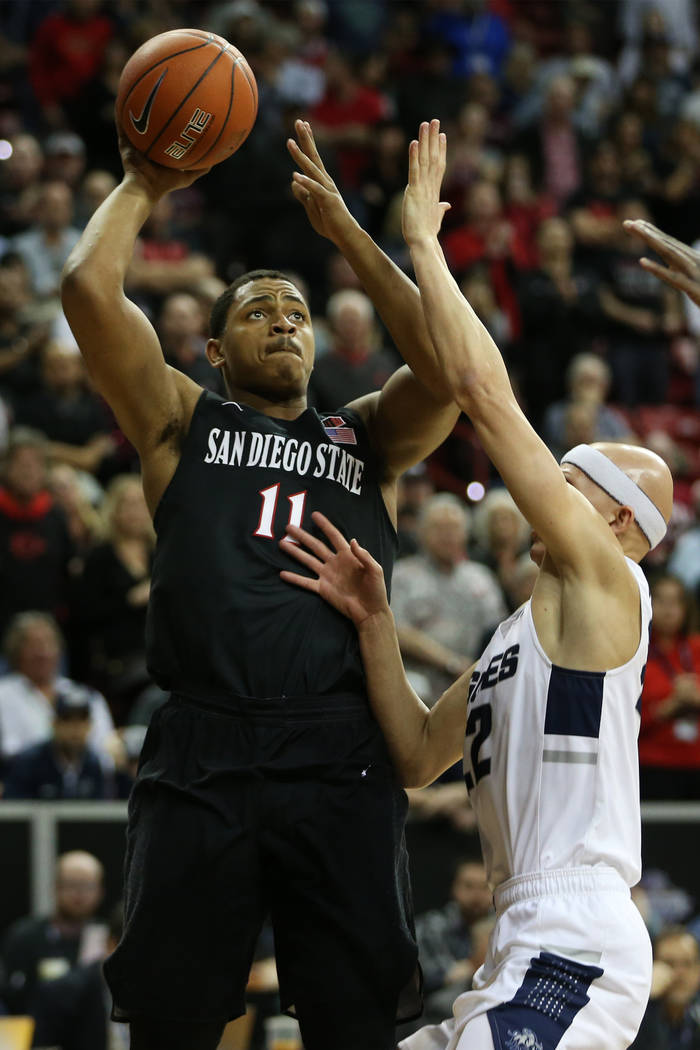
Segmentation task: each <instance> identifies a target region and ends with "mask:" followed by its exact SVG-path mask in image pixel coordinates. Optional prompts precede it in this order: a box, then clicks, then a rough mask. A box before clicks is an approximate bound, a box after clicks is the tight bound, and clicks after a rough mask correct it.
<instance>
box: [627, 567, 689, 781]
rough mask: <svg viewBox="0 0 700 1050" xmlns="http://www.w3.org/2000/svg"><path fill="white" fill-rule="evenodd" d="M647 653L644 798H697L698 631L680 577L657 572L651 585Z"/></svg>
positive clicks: (642, 746)
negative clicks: (649, 631)
mask: <svg viewBox="0 0 700 1050" xmlns="http://www.w3.org/2000/svg"><path fill="white" fill-rule="evenodd" d="M651 598H652V610H653V611H652V622H651V641H650V644H649V657H648V660H647V667H646V675H645V678H644V689H643V692H642V728H641V733H640V737H639V759H640V765H641V789H642V797H643V798H647V799H700V634H698V633H696V631H695V629H694V628H695V615H696V609H695V605H694V602H693V600H692V598H691V596H690V595H689V593H688V592H687V591H686V590H685V588H684V587H683V584H682V583H681V581H680V580H679V579H678V578H677V577H675V576H671V575H668V574H666V575H663V576H659V577H658V578H657V580H656V581H655V583H654V584H653V586H652V589H651Z"/></svg>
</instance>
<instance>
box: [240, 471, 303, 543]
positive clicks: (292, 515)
mask: <svg viewBox="0 0 700 1050" xmlns="http://www.w3.org/2000/svg"><path fill="white" fill-rule="evenodd" d="M279 494H280V483H279V481H278V482H277V484H276V485H270V487H269V488H268V489H261V490H260V495H261V496H262V507H261V508H260V520H259V522H258V527H257V529H256V530H255V532H254V533H253V535H254V536H264V537H265V539H268V540H272V539H274V538H275V534H274V532H273V531H272V526H273V524H274V520H275V512H276V510H277V500H278V498H279ZM287 499H288V500H289V518H288V519H287V521H288V524H289V525H297V526H299V527H301V523H302V520H303V518H304V504H305V503H306V491H304V492H295V493H294V494H293V495H291V496H287ZM291 542H292V543H295V542H296V540H292V541H291Z"/></svg>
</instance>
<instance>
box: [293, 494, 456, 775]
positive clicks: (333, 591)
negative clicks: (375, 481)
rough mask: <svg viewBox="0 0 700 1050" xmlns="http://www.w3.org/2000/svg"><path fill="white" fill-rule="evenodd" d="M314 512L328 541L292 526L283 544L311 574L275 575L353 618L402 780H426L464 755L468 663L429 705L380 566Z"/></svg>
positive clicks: (373, 702)
mask: <svg viewBox="0 0 700 1050" xmlns="http://www.w3.org/2000/svg"><path fill="white" fill-rule="evenodd" d="M312 518H313V520H314V523H315V524H316V525H318V527H319V528H320V529H321V530H322V531H323V532H324V534H325V536H326V537H327V539H328V543H324V542H323V541H322V540H320V539H318V538H317V537H315V536H312V535H311V533H309V532H306V531H305V530H304V529H299V528H296V527H295V526H293V525H290V526H288V527H287V532H288V536H286V537H285V538H284V539H283V540H282V541H281V545H282V546H283V547H284V550H285V551H286V553H288V554H290V555H292V557H294V558H296V559H297V561H298V562H300V564H301V565H303V566H304V567H305V568H306V569H309V570H310V571H311V572H313V573H314V574H315V575H314V576H308V575H304V574H302V573H294V572H289V571H284V572H282V573H281V574H280V575H281V576H282V579H283V580H286V581H287V582H288V583H293V584H296V586H298V587H302V588H304V589H305V590H309V591H313V592H314V593H315V594H318V595H320V597H322V598H324V599H325V600H326V601H327V602H328V603H329V604H330V605H332V606H334V608H336V609H337V610H338V611H339V612H341V613H342V614H343V615H344V616H347V617H348V619H350V620H352V621H353V623H354V624H355V627H356V629H357V633H358V637H359V640H360V649H361V652H362V663H363V666H364V669H365V675H366V678H367V691H368V695H369V699H370V703H371V705H372V710H373V711H374V715H375V717H376V719H377V721H378V722H379V724H380V726H381V728H382V732H383V734H384V738H385V739H386V742H387V746H388V748H389V751H390V754H391V757H392V760H393V762H394V766H395V768H396V771H397V774H398V776H399V779H400V781H401V783H402V784H403V786H404V787H424V786H425V785H426V784H431V783H432V782H433V780H435V778H436V777H438V776H439V775H440V773H442V772H444V770H445V769H448V768H449V766H451V765H453V764H454V763H455V762H456V761H457V760H458V758H459V757H460V756H461V754H462V745H463V738H464V727H465V722H466V711H467V693H468V688H469V679H470V676H471V668H470V670H469V671H468V672H467V673H466V674H464V675H462V677H461V678H459V679H458V680H457V681H456V682H455V684H454V685H453V686H451V688H450V689H448V690H447V691H446V692H445V693H443V695H442V696H441V697H440V699H439V700H438V702H437V704H435V706H434V707H433V708H432V709H429V708H427V707H426V706H425V704H424V703H423V702H422V700H421V699H420V698H419V697H418V696H417V695H416V693H415V692H414V691H413V689H412V688H411V686H410V684H409V682H408V679H407V678H406V673H405V671H404V667H403V663H402V660H401V653H400V650H399V643H398V639H397V637H396V627H395V625H394V617H393V616H392V613H391V609H390V608H389V602H388V599H387V594H386V588H385V586H384V574H383V572H382V568H381V566H380V565H379V564H378V563H377V562H376V561H375V560H374V558H373V557H372V555H371V554H370V553H369V552H368V551H366V550H365V549H364V547H361V546H360V545H359V543H358V542H357V540H351V541H350V543H348V541H347V540H346V539H345V537H344V536H343V535H342V533H341V532H340V531H339V530H338V529H336V528H335V526H334V525H332V524H331V522H330V521H329V520H328V519H327V518H326V517H324V515H323V514H320V513H318V512H316V513H314V514H313V515H312ZM290 538H291V539H294V540H296V541H297V542H296V543H291V542H290Z"/></svg>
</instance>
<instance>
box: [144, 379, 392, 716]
mask: <svg viewBox="0 0 700 1050" xmlns="http://www.w3.org/2000/svg"><path fill="white" fill-rule="evenodd" d="M380 481H381V464H380V463H379V462H378V459H377V457H376V455H375V454H374V453H373V451H372V449H371V447H370V444H369V439H368V435H367V432H366V430H365V428H364V425H363V423H362V421H361V420H360V418H359V416H358V415H357V414H356V413H355V412H353V411H351V410H349V409H347V408H342V409H338V410H337V411H336V412H334V413H333V414H332V415H322V414H319V413H318V412H317V411H316V410H315V409H312V408H307V409H306V411H304V412H303V413H302V414H301V415H300V416H299V417H298V418H297V419H294V420H283V419H274V418H271V417H269V416H266V415H263V414H262V413H260V412H257V411H256V410H255V409H252V408H250V407H248V406H247V405H245V404H239V403H237V402H233V401H224V400H222V399H221V398H220V397H218V396H217V395H215V394H212V393H210V392H209V391H206V392H204V393H203V394H202V396H201V397H200V399H199V401H198V402H197V406H196V408H195V411H194V415H193V417H192V423H191V426H190V429H189V432H188V434H187V437H186V439H185V441H184V446H183V449H182V456H181V459H180V462H179V464H178V467H177V469H176V471H175V474H174V476H173V478H172V480H171V482H170V484H169V485H168V487H167V489H166V491H165V493H164V495H163V498H162V500H161V502H160V504H159V506H158V509H157V511H156V515H155V528H156V533H157V537H158V538H157V544H156V553H155V560H154V565H153V573H152V585H151V597H150V603H149V609H148V621H147V632H146V633H147V647H148V664H149V669H150V671H151V673H152V674H153V676H154V677H155V679H156V681H157V682H158V684H159V685H160V686H161V687H162V688H163V689H166V690H175V691H180V692H184V693H189V694H190V695H193V696H195V697H199V698H201V699H217V700H222V699H223V700H225V698H226V696H227V695H230V694H235V695H236V696H239V697H241V696H242V697H255V698H258V699H264V698H266V697H284V696H286V697H301V696H305V697H312V696H318V697H320V698H323V697H327V698H329V700H330V698H331V697H332V696H333V695H338V694H346V695H347V694H353V695H360V696H361V695H364V691H365V690H364V673H363V670H362V663H361V659H360V653H359V645H358V641H357V635H356V632H355V628H354V626H353V625H352V623H351V622H350V621H349V620H347V619H346V618H345V617H344V616H341V615H340V613H338V612H336V611H335V610H334V609H332V608H331V607H330V606H329V605H328V604H327V603H326V602H324V601H323V600H322V599H321V598H319V597H318V596H316V595H314V594H311V593H309V592H307V591H304V590H301V589H300V588H298V587H294V586H292V585H291V584H288V583H285V582H284V581H283V580H281V579H280V576H279V573H280V570H281V569H285V568H286V569H293V570H295V571H302V572H303V571H304V570H303V568H302V567H301V566H300V565H299V563H298V562H297V561H295V560H294V559H293V558H291V557H290V556H289V555H287V554H285V553H284V551H283V550H281V549H280V546H279V541H280V539H281V538H282V536H284V534H285V527H286V525H287V523H288V522H291V523H292V524H295V525H301V526H303V527H304V528H307V529H310V530H314V526H313V523H312V521H311V513H312V511H314V510H320V511H322V512H323V513H324V514H325V515H327V517H328V518H329V519H330V520H331V521H332V522H333V523H334V524H335V525H337V526H338V528H339V529H340V530H341V531H342V532H343V533H344V535H345V536H346V537H348V538H351V537H353V536H354V537H355V538H356V539H357V540H358V541H359V542H360V543H361V544H362V545H363V546H364V547H366V548H367V549H368V550H369V551H371V553H372V555H373V556H374V557H375V558H376V559H377V561H378V562H379V563H380V564H381V565H382V568H383V569H384V575H385V579H386V581H387V586H388V584H389V581H390V578H391V570H392V567H393V561H394V556H395V553H396V532H395V530H394V528H393V526H392V524H391V521H390V520H389V516H388V514H387V511H386V507H385V505H384V500H383V498H382V494H381V490H380Z"/></svg>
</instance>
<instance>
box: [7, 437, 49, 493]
mask: <svg viewBox="0 0 700 1050" xmlns="http://www.w3.org/2000/svg"><path fill="white" fill-rule="evenodd" d="M5 483H6V485H7V487H8V488H9V490H10V492H12V494H13V495H14V496H16V497H17V499H19V500H21V501H22V502H29V500H31V499H33V498H34V496H36V495H37V493H39V492H41V490H42V489H43V488H45V487H46V455H45V454H44V450H43V449H41V448H35V447H34V446H33V445H20V446H19V447H18V448H15V449H13V451H12V452H11V453H10V455H9V458H8V460H7V464H6V466H5Z"/></svg>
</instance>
